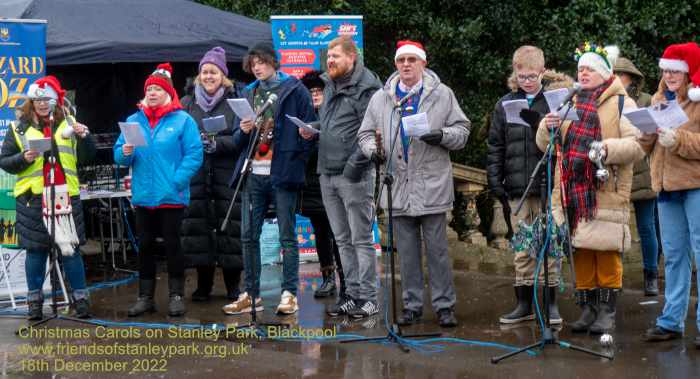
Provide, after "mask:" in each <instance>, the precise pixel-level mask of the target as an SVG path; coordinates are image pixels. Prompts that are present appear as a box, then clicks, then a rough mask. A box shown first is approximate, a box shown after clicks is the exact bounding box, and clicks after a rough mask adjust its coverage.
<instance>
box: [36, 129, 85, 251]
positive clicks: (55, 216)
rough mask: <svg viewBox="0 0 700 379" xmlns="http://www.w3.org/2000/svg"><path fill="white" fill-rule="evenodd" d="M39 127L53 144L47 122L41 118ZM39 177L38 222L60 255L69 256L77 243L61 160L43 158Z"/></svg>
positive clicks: (77, 238)
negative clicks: (40, 193) (43, 227)
mask: <svg viewBox="0 0 700 379" xmlns="http://www.w3.org/2000/svg"><path fill="white" fill-rule="evenodd" d="M40 126H42V131H43V133H44V137H46V138H51V139H52V141H51V143H53V144H55V143H56V142H55V141H53V138H54V136H53V133H54V131H53V128H52V127H51V122H50V121H48V120H45V119H42V120H40ZM43 176H44V192H43V195H42V201H41V207H42V216H43V217H42V221H43V222H44V226H45V227H46V231H47V232H48V233H49V234H50V233H51V232H52V230H53V233H54V235H53V242H54V243H55V244H56V245H57V246H58V247H59V249H60V250H61V254H62V255H65V256H72V255H73V253H74V252H75V248H76V247H77V246H78V245H79V244H80V238H79V237H78V229H77V228H76V227H75V220H74V219H73V206H72V204H71V198H70V194H69V193H68V185H67V183H66V176H65V172H64V169H63V165H62V164H61V161H60V160H59V159H54V158H52V159H45V160H44V167H43ZM52 184H53V185H54V187H53V188H54V196H51V185H52ZM54 224H55V225H54Z"/></svg>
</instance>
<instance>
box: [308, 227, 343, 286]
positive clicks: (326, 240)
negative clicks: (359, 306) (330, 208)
mask: <svg viewBox="0 0 700 379" xmlns="http://www.w3.org/2000/svg"><path fill="white" fill-rule="evenodd" d="M308 217H309V220H311V226H313V228H314V234H315V235H316V254H318V262H319V264H320V265H321V271H323V270H327V269H330V268H332V267H333V266H334V265H333V262H334V261H335V268H336V270H337V271H338V275H340V276H341V277H343V266H342V265H341V263H340V253H339V252H338V245H337V244H336V243H335V239H334V238H333V231H332V230H331V224H330V223H329V222H328V216H326V214H325V213H312V214H309V216H308Z"/></svg>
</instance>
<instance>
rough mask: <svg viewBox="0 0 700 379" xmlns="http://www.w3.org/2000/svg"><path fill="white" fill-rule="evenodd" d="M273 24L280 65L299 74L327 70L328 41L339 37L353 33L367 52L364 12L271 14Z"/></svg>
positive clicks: (350, 35) (283, 68) (284, 70)
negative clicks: (314, 14)
mask: <svg viewBox="0 0 700 379" xmlns="http://www.w3.org/2000/svg"><path fill="white" fill-rule="evenodd" d="M270 24H271V26H272V42H273V44H274V46H275V50H276V51H277V54H278V57H279V60H280V69H281V70H282V71H283V72H285V73H287V74H290V75H294V76H296V77H302V76H304V74H306V73H307V72H309V71H311V70H321V71H325V70H326V53H327V51H328V43H329V42H330V41H331V40H333V39H334V38H336V37H339V36H349V37H351V38H352V39H353V40H354V41H355V43H356V44H357V48H358V50H359V53H360V56H362V54H363V43H362V16H271V17H270Z"/></svg>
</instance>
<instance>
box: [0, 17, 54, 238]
mask: <svg viewBox="0 0 700 379" xmlns="http://www.w3.org/2000/svg"><path fill="white" fill-rule="evenodd" d="M45 71H46V21H43V20H9V19H5V20H3V19H0V146H2V141H4V140H5V135H6V134H7V128H9V127H10V123H11V122H12V121H14V120H15V119H16V116H15V111H16V110H17V109H18V108H19V107H20V106H21V105H22V104H23V103H24V98H23V95H24V94H26V93H27V89H28V88H29V85H30V84H32V83H33V82H34V81H35V80H36V79H38V78H40V77H42V76H44V72H45ZM14 186H15V176H14V175H11V174H8V173H6V172H4V171H2V170H0V244H3V245H14V244H15V243H16V241H17V235H16V234H15V230H14V229H15V228H14V227H15V197H14V193H13V189H14Z"/></svg>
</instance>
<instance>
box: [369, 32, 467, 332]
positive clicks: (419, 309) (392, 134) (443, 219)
mask: <svg viewBox="0 0 700 379" xmlns="http://www.w3.org/2000/svg"><path fill="white" fill-rule="evenodd" d="M394 62H395V64H396V70H397V71H396V72H395V73H394V74H393V75H392V76H391V77H390V78H389V79H388V80H387V82H386V85H385V86H384V88H383V89H381V90H379V91H378V92H377V93H375V94H374V96H372V99H371V100H370V102H369V106H368V108H367V113H366V115H365V118H364V120H363V122H362V127H361V128H360V132H359V141H360V147H361V148H362V151H363V153H364V154H365V156H367V157H369V158H371V159H372V160H374V161H375V162H383V161H384V160H385V159H386V160H389V161H390V163H391V167H392V169H391V170H392V174H393V176H394V187H393V189H392V196H393V204H392V208H393V214H394V232H395V235H396V238H395V240H396V247H397V250H398V253H399V259H400V263H401V285H402V288H403V303H404V309H403V313H402V316H401V318H400V319H399V320H398V323H399V325H411V324H414V323H417V322H418V321H419V320H420V318H421V317H422V313H423V272H422V267H421V245H422V242H425V252H426V260H427V262H428V272H429V274H430V288H431V293H432V304H433V309H434V310H435V311H437V314H438V320H439V324H440V326H443V327H454V326H456V325H457V319H456V317H455V315H454V304H455V301H456V295H455V290H454V284H453V282H452V268H451V264H450V258H449V256H448V254H447V214H446V213H447V212H448V211H450V210H451V209H452V203H453V202H454V189H453V182H452V164H451V162H450V155H449V151H450V150H458V149H462V148H463V147H464V145H465V144H466V143H467V138H468V137H469V126H470V125H471V123H470V122H469V120H468V119H467V117H466V116H465V115H464V112H462V110H461V108H460V107H459V103H458V102H457V99H456V98H455V95H454V93H453V92H452V90H451V89H450V88H449V87H447V86H446V85H444V84H442V83H441V82H440V78H438V76H437V75H436V74H435V73H434V72H432V71H430V70H428V69H426V68H425V66H426V64H427V61H426V54H425V50H424V48H423V46H422V45H421V44H420V43H417V42H413V41H401V42H399V43H398V49H397V50H396V55H395V58H394ZM411 116H413V118H414V119H415V118H418V119H420V118H423V116H425V118H424V120H427V124H428V125H427V126H428V128H429V130H428V131H425V130H424V131H420V130H416V129H414V128H412V127H409V124H408V123H406V122H403V121H401V123H399V120H400V119H401V118H402V117H411ZM397 128H398V130H397ZM377 133H381V135H382V136H383V138H382V145H383V146H377V144H376V139H375V135H376V134H377ZM395 138H396V139H397V141H396V147H395V148H394V149H393V154H392V156H391V157H386V158H385V157H384V153H383V152H387V153H388V152H390V151H391V142H392V140H393V139H395ZM387 165H388V163H387ZM381 200H382V207H384V208H386V197H385V196H382V199H381Z"/></svg>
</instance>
